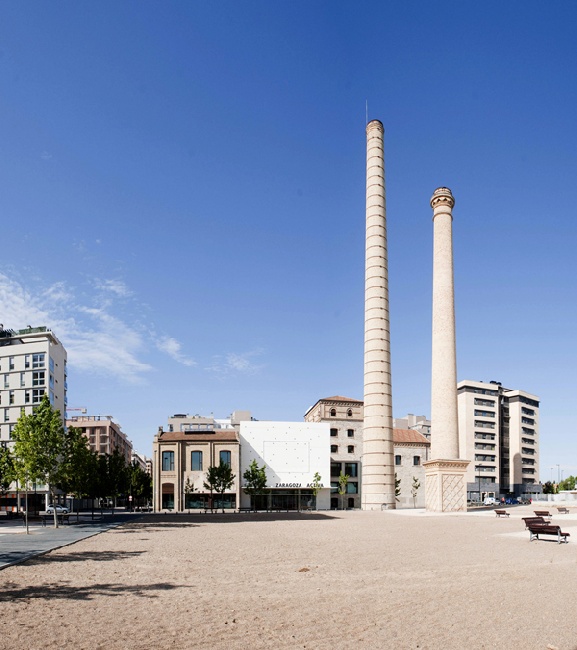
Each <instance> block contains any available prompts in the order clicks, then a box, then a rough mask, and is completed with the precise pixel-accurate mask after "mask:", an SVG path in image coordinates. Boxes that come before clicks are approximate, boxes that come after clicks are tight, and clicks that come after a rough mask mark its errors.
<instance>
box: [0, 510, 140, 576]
mask: <svg viewBox="0 0 577 650" xmlns="http://www.w3.org/2000/svg"><path fill="white" fill-rule="evenodd" d="M139 516H140V515H134V514H125V513H118V514H115V515H114V516H108V517H104V518H102V519H98V520H94V521H91V520H90V519H88V518H87V519H85V520H84V521H82V520H81V521H80V523H77V524H65V525H61V526H59V527H58V528H53V527H51V526H46V528H45V527H44V526H41V525H39V524H36V523H35V524H33V525H30V526H29V531H30V534H29V535H27V534H26V528H25V527H24V526H23V525H22V524H21V523H20V522H14V523H8V522H2V523H1V524H0V570H2V569H5V568H6V567H8V566H11V565H13V564H19V563H21V562H26V560H29V559H30V558H33V557H35V556H37V555H42V554H43V553H48V552H49V551H53V550H54V549H56V548H61V547H62V546H68V545H69V544H74V543H75V542H78V541H80V540H81V539H86V538H87V537H92V536H93V535H99V534H100V533H103V532H105V531H107V530H110V529H111V528H114V527H115V526H119V525H120V524H123V523H125V522H126V521H134V520H135V519H137V518H139Z"/></svg>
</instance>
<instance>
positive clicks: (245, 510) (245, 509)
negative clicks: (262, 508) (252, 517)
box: [237, 506, 256, 513]
mask: <svg viewBox="0 0 577 650" xmlns="http://www.w3.org/2000/svg"><path fill="white" fill-rule="evenodd" d="M237 512H239V513H240V512H256V508H251V507H250V506H249V507H248V508H247V507H245V508H238V510H237Z"/></svg>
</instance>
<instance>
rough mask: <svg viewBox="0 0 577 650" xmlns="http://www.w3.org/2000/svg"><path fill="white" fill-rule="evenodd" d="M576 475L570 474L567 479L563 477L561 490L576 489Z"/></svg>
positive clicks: (560, 485)
mask: <svg viewBox="0 0 577 650" xmlns="http://www.w3.org/2000/svg"><path fill="white" fill-rule="evenodd" d="M575 481H576V479H575V477H574V476H568V477H567V478H566V479H563V480H562V481H561V482H560V483H559V489H560V490H574V489H575Z"/></svg>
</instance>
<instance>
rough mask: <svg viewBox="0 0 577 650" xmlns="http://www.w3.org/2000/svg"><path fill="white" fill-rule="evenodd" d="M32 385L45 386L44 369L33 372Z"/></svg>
mask: <svg viewBox="0 0 577 650" xmlns="http://www.w3.org/2000/svg"><path fill="white" fill-rule="evenodd" d="M32 386H44V370H40V371H37V372H33V373H32Z"/></svg>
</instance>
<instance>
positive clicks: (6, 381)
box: [4, 375, 10, 388]
mask: <svg viewBox="0 0 577 650" xmlns="http://www.w3.org/2000/svg"><path fill="white" fill-rule="evenodd" d="M9 377H10V375H4V388H10V379H9Z"/></svg>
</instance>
